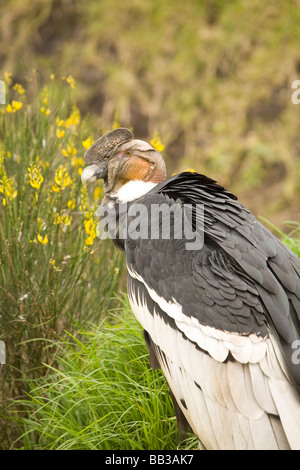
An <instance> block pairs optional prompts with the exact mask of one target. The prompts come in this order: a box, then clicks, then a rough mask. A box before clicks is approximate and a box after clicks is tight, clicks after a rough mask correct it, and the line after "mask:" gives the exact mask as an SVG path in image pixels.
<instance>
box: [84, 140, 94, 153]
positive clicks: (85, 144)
mask: <svg viewBox="0 0 300 470" xmlns="http://www.w3.org/2000/svg"><path fill="white" fill-rule="evenodd" d="M93 143H94V141H93V139H92V138H91V137H88V138H87V139H85V140H83V141H82V145H83V147H84V148H85V150H88V149H89V148H90V146H91V145H92V144H93Z"/></svg>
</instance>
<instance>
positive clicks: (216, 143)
mask: <svg viewBox="0 0 300 470" xmlns="http://www.w3.org/2000/svg"><path fill="white" fill-rule="evenodd" d="M0 5H1V7H0V71H1V74H2V75H3V74H4V72H5V71H7V72H10V73H12V76H13V80H14V81H15V82H18V83H21V84H24V85H26V88H28V82H29V81H30V78H29V77H30V76H32V70H33V69H35V70H37V72H38V76H39V80H40V83H41V84H43V83H45V82H47V81H48V80H49V76H50V74H55V77H62V76H68V75H72V76H73V77H74V79H75V80H76V84H77V86H76V99H77V102H78V106H79V108H80V111H81V113H82V114H83V115H89V122H90V123H91V124H90V125H91V128H92V129H93V131H94V134H95V137H98V136H99V135H100V134H101V132H102V131H103V129H107V128H110V127H111V124H112V122H113V120H114V118H115V117H116V116H117V118H118V121H119V122H120V125H121V126H127V127H132V128H133V129H134V132H135V135H136V137H138V138H144V139H149V138H150V136H152V135H153V134H154V133H155V131H158V132H159V135H160V137H161V140H162V142H163V143H164V144H165V147H166V148H165V152H164V155H165V158H166V160H167V163H168V169H169V173H170V174H171V173H173V172H178V171H181V170H183V169H185V168H187V167H193V168H194V169H195V170H197V171H199V172H203V173H206V174H208V175H209V176H211V177H213V178H215V179H217V180H218V181H219V182H220V183H222V184H223V185H226V186H227V187H228V188H230V189H231V190H232V191H233V192H235V193H236V194H238V196H239V199H240V200H242V201H243V202H244V203H245V204H246V205H247V206H248V207H250V208H251V209H252V210H253V211H254V212H255V213H256V214H257V215H263V216H264V217H267V218H269V219H270V220H272V221H273V222H274V223H276V224H279V225H282V223H283V222H284V221H286V220H289V219H294V220H298V219H299V210H300V198H299V195H300V179H299V176H298V175H299V170H300V134H299V125H300V105H298V106H297V105H296V104H293V103H292V101H291V96H292V93H293V91H294V90H293V89H292V88H291V85H292V82H293V81H294V80H296V79H299V78H300V50H299V43H300V28H299V24H300V1H299V0H277V1H276V2H272V1H267V0H263V1H261V0H253V1H251V2H245V1H243V0H232V1H230V2H224V1H222V0H199V1H198V0H197V1H196V0H187V1H185V2H182V1H181V0H180V1H179V0H165V1H161V0H151V1H149V0H131V1H130V2H127V1H124V0H91V1H89V2H82V1H79V0H22V1H19V0H4V1H3V0H2V2H1V3H0ZM1 74H0V75H1ZM0 78H3V77H1V76H0ZM29 84H30V83H29ZM32 86H34V85H33V84H32Z"/></svg>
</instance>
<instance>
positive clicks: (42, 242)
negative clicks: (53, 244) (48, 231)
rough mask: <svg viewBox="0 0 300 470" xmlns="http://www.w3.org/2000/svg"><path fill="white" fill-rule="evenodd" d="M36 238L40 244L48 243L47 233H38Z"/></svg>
mask: <svg viewBox="0 0 300 470" xmlns="http://www.w3.org/2000/svg"><path fill="white" fill-rule="evenodd" d="M37 239H38V241H39V242H40V243H41V244H42V245H47V243H48V235H45V236H44V237H43V236H42V235H40V234H38V236H37Z"/></svg>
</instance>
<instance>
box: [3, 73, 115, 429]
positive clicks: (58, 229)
mask: <svg viewBox="0 0 300 470" xmlns="http://www.w3.org/2000/svg"><path fill="white" fill-rule="evenodd" d="M4 81H5V84H6V89H7V90H6V91H7V104H6V105H3V106H1V105H0V291H1V295H0V339H1V340H2V341H4V342H5V345H6V352H7V360H6V366H5V368H4V376H5V377H6V376H7V377H8V376H9V377H10V380H9V381H7V380H4V381H3V384H5V385H3V386H5V387H6V389H5V392H3V396H6V397H8V398H9V397H11V396H13V395H15V394H17V395H19V394H21V393H22V391H23V390H24V389H26V386H25V385H24V382H23V381H22V380H20V379H21V378H22V379H24V378H26V377H33V376H36V375H39V374H40V373H41V366H42V362H46V363H48V364H49V363H50V364H51V363H52V361H53V358H54V352H53V350H51V348H49V340H51V339H56V338H58V337H59V336H60V335H63V334H64V330H65V329H67V330H68V331H72V330H73V329H74V327H75V325H76V323H74V320H76V321H80V322H81V323H84V322H85V321H89V320H93V321H95V322H96V323H97V322H98V321H99V319H100V318H101V317H103V316H105V315H106V314H107V311H108V309H109V308H110V306H112V305H114V301H113V300H112V296H113V294H114V292H115V291H116V290H117V286H118V284H119V282H120V279H122V266H123V263H122V256H123V255H122V254H121V253H119V252H117V251H115V250H114V248H113V246H112V244H111V243H110V242H109V240H108V241H107V243H106V242H105V241H101V240H99V239H98V238H97V233H96V224H97V221H96V218H95V212H96V209H97V207H98V205H99V204H100V203H101V198H102V195H103V189H102V186H101V182H98V183H97V185H96V186H95V187H94V188H91V190H87V188H85V187H83V185H82V184H81V180H80V175H81V172H82V170H83V168H84V166H85V163H84V158H83V156H84V153H85V151H86V149H87V148H89V146H90V145H91V144H92V143H93V140H94V138H93V136H92V135H91V132H90V131H89V130H88V128H87V126H86V125H85V123H84V120H83V118H82V116H81V114H80V110H79V108H78V106H77V105H76V103H74V99H73V98H72V93H73V90H74V87H75V86H76V82H75V80H74V79H72V77H71V76H68V77H67V78H65V79H64V80H63V81H59V83H58V82H56V79H55V77H54V76H53V75H51V77H50V82H49V84H48V85H46V86H44V87H43V88H42V89H40V90H39V91H38V92H37V95H36V96H33V97H32V96H29V94H27V90H26V86H25V85H21V84H18V83H15V84H14V83H13V80H12V77H11V75H10V74H5V76H4ZM116 272H118V274H117V275H116ZM115 303H116V302H115ZM6 374H7V375H6ZM14 377H15V378H16V379H17V380H16V381H14V380H13V378H14ZM0 396H1V394H0ZM3 432H4V431H3ZM3 432H2V430H1V422H0V434H3Z"/></svg>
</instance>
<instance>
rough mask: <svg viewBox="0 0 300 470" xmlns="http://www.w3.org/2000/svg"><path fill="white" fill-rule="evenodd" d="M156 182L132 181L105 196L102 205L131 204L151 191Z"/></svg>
mask: <svg viewBox="0 0 300 470" xmlns="http://www.w3.org/2000/svg"><path fill="white" fill-rule="evenodd" d="M157 184H158V182H157V183H156V182H153V181H141V180H133V181H128V182H127V183H125V184H123V185H122V186H120V187H119V189H117V190H116V191H115V192H112V194H110V195H109V196H108V195H107V196H105V197H104V199H103V204H109V203H112V204H118V203H124V202H132V201H135V200H136V199H139V198H140V197H142V196H144V195H145V194H146V193H148V192H149V191H150V190H151V189H153V188H154V187H155V186H156V185H157Z"/></svg>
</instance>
